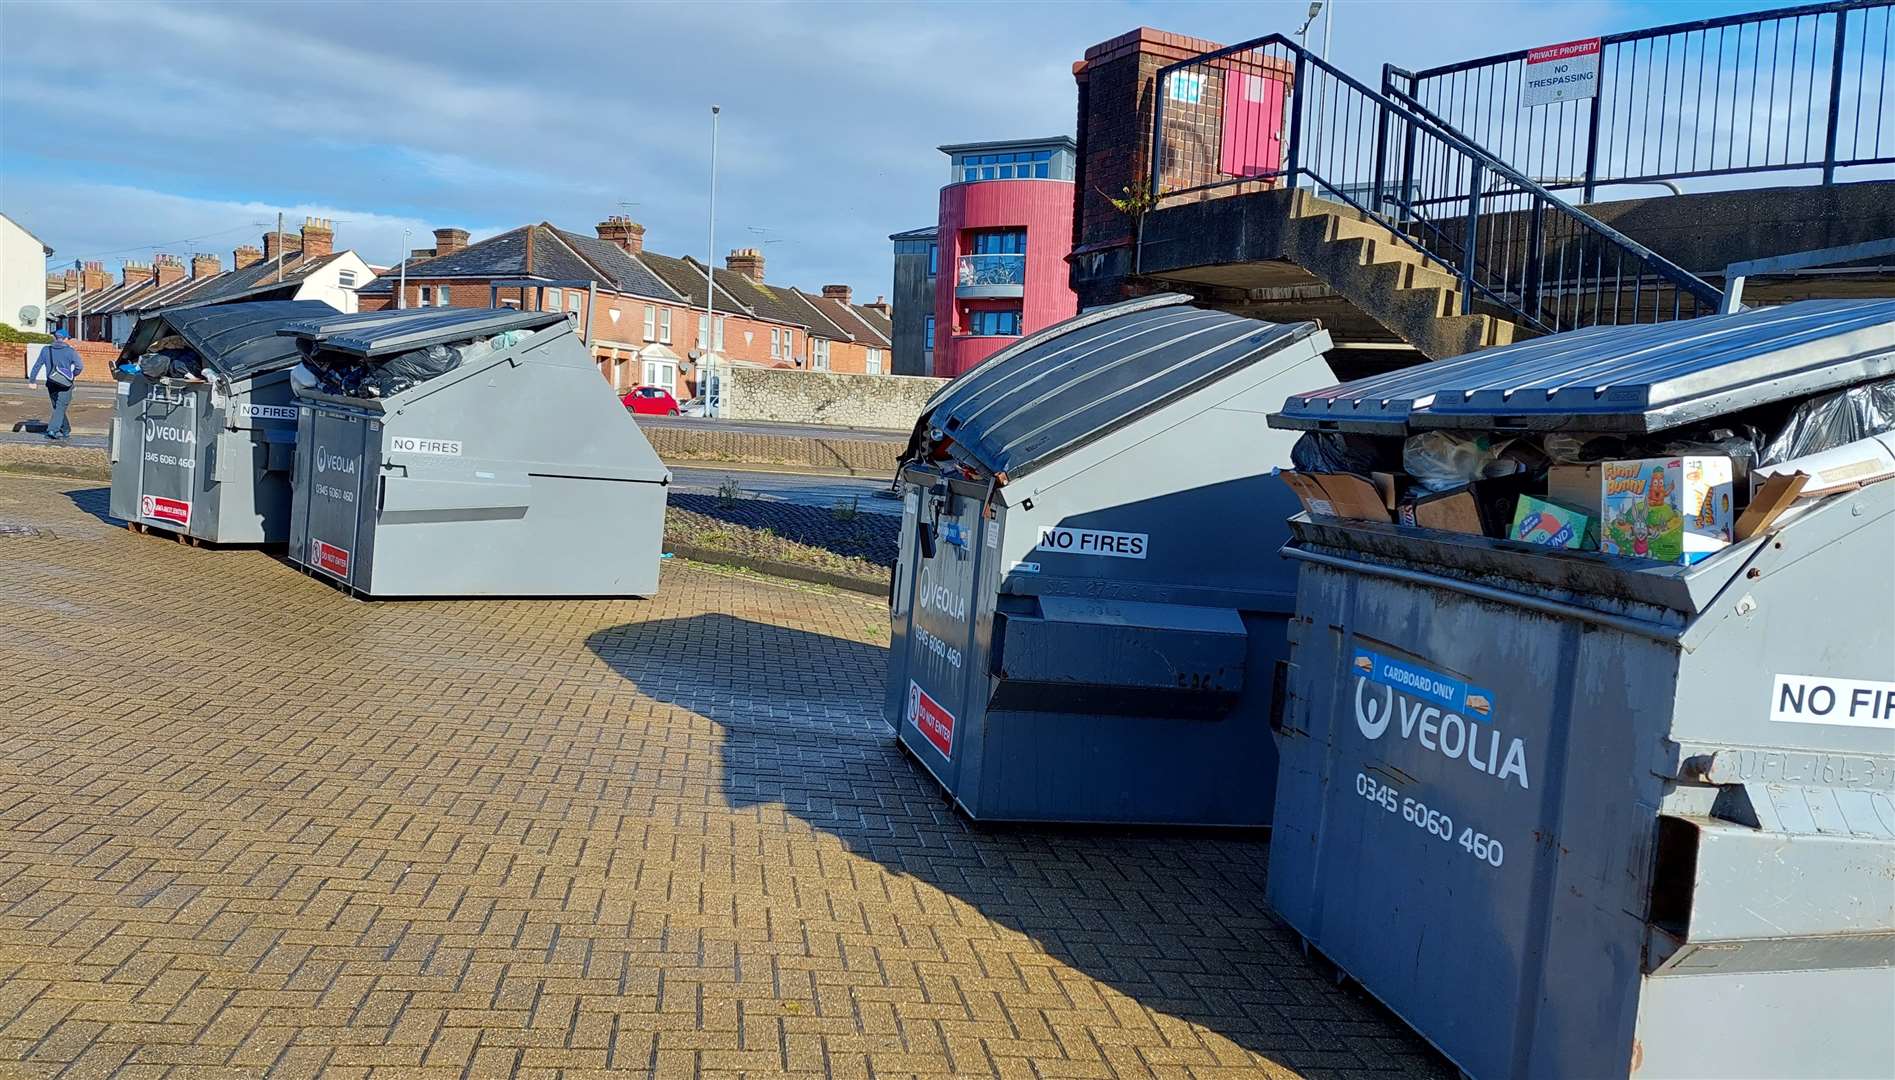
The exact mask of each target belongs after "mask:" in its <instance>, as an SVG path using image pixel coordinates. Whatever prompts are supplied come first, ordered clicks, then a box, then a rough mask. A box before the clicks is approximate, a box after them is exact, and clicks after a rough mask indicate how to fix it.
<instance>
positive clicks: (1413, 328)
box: [1149, 35, 1722, 358]
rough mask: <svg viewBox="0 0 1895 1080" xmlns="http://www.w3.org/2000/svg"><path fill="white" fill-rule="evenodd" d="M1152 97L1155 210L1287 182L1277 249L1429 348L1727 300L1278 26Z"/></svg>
mask: <svg viewBox="0 0 1895 1080" xmlns="http://www.w3.org/2000/svg"><path fill="white" fill-rule="evenodd" d="M1226 101H1230V102H1231V103H1232V105H1231V106H1230V107H1226ZM1155 102H1156V104H1155V109H1154V115H1153V124H1152V131H1153V138H1152V147H1151V159H1150V160H1151V175H1150V180H1149V183H1150V189H1149V190H1150V191H1151V193H1152V199H1153V205H1154V206H1155V207H1159V208H1162V207H1163V206H1165V205H1167V204H1168V203H1169V202H1171V201H1175V200H1179V199H1185V198H1191V197H1194V196H1195V197H1200V198H1202V197H1214V196H1215V195H1219V194H1226V193H1234V192H1245V191H1261V190H1271V189H1280V188H1292V189H1296V190H1295V194H1294V195H1293V204H1292V210H1291V215H1292V217H1293V218H1294V221H1293V227H1292V232H1291V236H1290V246H1291V247H1292V248H1293V250H1291V251H1288V252H1286V254H1287V255H1288V256H1289V257H1290V258H1292V259H1293V260H1294V261H1295V262H1297V263H1298V264H1299V265H1300V266H1302V267H1304V268H1305V269H1306V270H1308V271H1309V272H1310V273H1311V274H1313V275H1314V276H1316V277H1317V278H1318V279H1319V280H1321V281H1323V282H1324V283H1325V284H1327V285H1328V286H1329V287H1330V288H1331V289H1333V290H1335V291H1336V292H1337V293H1339V294H1341V295H1343V296H1344V297H1346V298H1347V299H1349V300H1350V301H1351V302H1352V303H1354V304H1355V305H1356V306H1358V307H1360V308H1361V309H1362V310H1363V311H1365V312H1367V313H1368V314H1370V315H1371V316H1372V317H1374V318H1375V319H1376V320H1377V321H1378V322H1379V323H1381V324H1382V325H1383V326H1385V327H1386V328H1387V329H1388V330H1389V331H1390V332H1392V333H1393V334H1395V335H1396V336H1397V337H1399V338H1400V339H1401V340H1403V341H1405V342H1407V343H1408V344H1410V345H1412V346H1414V347H1415V348H1416V349H1417V350H1419V351H1420V352H1422V354H1423V355H1425V356H1429V357H1431V358H1434V357H1440V356H1446V355H1453V354H1454V353H1455V352H1464V351H1469V350H1472V349H1476V348H1482V347H1485V346H1488V345H1496V344H1504V343H1506V342H1509V341H1512V340H1514V339H1515V338H1516V337H1528V336H1532V335H1535V334H1542V333H1555V332H1558V331H1562V330H1570V329H1574V328H1576V327H1582V326H1591V325H1594V324H1597V323H1649V322H1664V321H1669V320H1673V319H1680V318H1692V317H1695V316H1698V315H1705V314H1712V313H1714V312H1716V311H1717V310H1718V307H1719V305H1720V303H1721V301H1722V293H1721V292H1720V291H1719V290H1718V289H1717V288H1715V287H1714V286H1712V285H1710V284H1708V283H1706V282H1704V281H1702V280H1700V279H1699V278H1697V277H1695V276H1694V275H1692V274H1690V273H1689V272H1687V271H1685V270H1684V269H1682V268H1680V267H1678V266H1676V265H1674V264H1673V263H1671V262H1670V261H1668V260H1666V259H1664V258H1663V257H1661V256H1659V255H1656V254H1654V253H1653V252H1652V251H1650V250H1649V249H1647V248H1646V247H1644V246H1643V245H1641V244H1639V243H1638V242H1637V241H1634V240H1632V239H1631V238H1629V237H1627V236H1625V235H1623V234H1622V233H1620V232H1618V231H1617V230H1615V229H1613V228H1611V227H1610V226H1608V225H1605V224H1604V223H1602V222H1600V221H1598V220H1596V219H1594V218H1593V217H1591V216H1590V215H1588V214H1586V213H1585V212H1584V211H1583V210H1580V209H1579V208H1577V207H1575V206H1573V205H1571V204H1569V203H1567V202H1566V201H1564V200H1562V199H1561V198H1559V197H1558V196H1557V195H1554V194H1553V193H1552V192H1551V191H1549V190H1547V189H1546V188H1545V187H1544V186H1542V185H1541V184H1540V183H1538V182H1536V181H1534V180H1533V179H1532V178H1530V177H1529V176H1527V175H1526V174H1524V173H1522V172H1521V171H1520V170H1518V169H1516V168H1514V167H1513V166H1512V165H1511V164H1509V163H1508V162H1506V161H1504V160H1502V159H1501V158H1500V157H1498V156H1497V155H1495V154H1493V153H1491V152H1489V151H1488V150H1486V149H1485V148H1483V147H1481V146H1479V145H1477V144H1475V143H1474V142H1473V141H1471V140H1469V139H1468V138H1466V137H1465V136H1464V135H1462V134H1461V133H1460V132H1458V131H1456V130H1454V129H1453V128H1452V127H1451V126H1449V125H1447V124H1446V123H1444V122H1442V121H1441V120H1440V119H1439V118H1437V117H1435V116H1433V115H1431V114H1429V113H1428V112H1427V111H1426V110H1425V109H1424V108H1422V107H1421V106H1420V105H1419V103H1418V102H1416V101H1415V100H1414V99H1413V98H1411V97H1409V96H1408V95H1407V94H1405V93H1403V92H1402V91H1400V90H1398V89H1394V88H1392V87H1391V88H1390V89H1389V92H1387V93H1384V92H1381V91H1377V90H1375V89H1372V88H1370V87H1368V86H1366V85H1364V84H1362V83H1361V82H1359V81H1357V80H1356V79H1354V78H1352V77H1351V76H1349V75H1348V74H1347V73H1345V72H1343V71H1342V70H1340V69H1339V68H1336V67H1334V66H1333V65H1331V64H1329V63H1327V62H1325V61H1324V60H1323V59H1321V58H1320V57H1318V56H1316V55H1314V54H1313V53H1310V52H1309V51H1308V50H1306V49H1304V48H1302V47H1301V46H1300V45H1298V44H1297V43H1296V42H1294V41H1292V40H1290V39H1288V38H1285V37H1283V36H1282V35H1271V36H1269V37H1265V38H1259V39H1257V40H1255V41H1250V42H1245V43H1242V44H1239V45H1234V46H1231V47H1229V48H1226V49H1221V50H1218V51H1216V52H1211V53H1207V54H1205V55H1202V56H1198V57H1194V58H1192V59H1190V60H1186V61H1183V62H1180V63H1177V64H1173V65H1170V66H1169V67H1166V68H1163V69H1161V70H1160V71H1159V72H1158V75H1157V94H1156V98H1155ZM1252 105H1254V106H1255V107H1250V106H1252ZM1285 128H1287V132H1286V131H1285V130H1284V129H1285ZM1212 146H1215V147H1216V148H1217V149H1216V151H1215V152H1214V153H1213V152H1210V151H1209V150H1208V149H1207V148H1209V147H1212ZM1218 189H1231V190H1230V191H1228V192H1227V191H1220V190H1218Z"/></svg>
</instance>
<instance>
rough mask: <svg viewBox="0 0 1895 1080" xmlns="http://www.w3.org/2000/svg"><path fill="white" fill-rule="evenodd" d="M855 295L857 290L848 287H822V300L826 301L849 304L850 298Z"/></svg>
mask: <svg viewBox="0 0 1895 1080" xmlns="http://www.w3.org/2000/svg"><path fill="white" fill-rule="evenodd" d="M854 295H855V290H854V289H851V288H850V287H848V286H847V285H824V286H823V287H822V298H823V299H824V300H840V301H842V302H843V303H845V304H846V303H848V302H849V297H851V296H854Z"/></svg>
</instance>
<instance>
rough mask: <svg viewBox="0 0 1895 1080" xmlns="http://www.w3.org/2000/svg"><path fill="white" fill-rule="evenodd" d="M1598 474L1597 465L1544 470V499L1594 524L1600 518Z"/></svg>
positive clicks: (1562, 466)
mask: <svg viewBox="0 0 1895 1080" xmlns="http://www.w3.org/2000/svg"><path fill="white" fill-rule="evenodd" d="M1599 472H1600V466H1598V465H1554V466H1552V467H1551V468H1549V469H1547V470H1546V497H1547V499H1549V500H1551V501H1552V502H1556V503H1558V504H1560V505H1561V506H1570V507H1572V508H1573V509H1575V510H1578V511H1581V512H1583V513H1584V514H1585V515H1586V516H1587V517H1590V518H1592V519H1593V521H1595V522H1596V521H1598V520H1599V517H1600V514H1599V507H1600V502H1599V498H1600V490H1601V485H1600V481H1599Z"/></svg>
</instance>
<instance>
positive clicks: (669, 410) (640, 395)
mask: <svg viewBox="0 0 1895 1080" xmlns="http://www.w3.org/2000/svg"><path fill="white" fill-rule="evenodd" d="M619 400H620V401H622V402H624V403H625V407H626V408H628V409H630V410H632V412H633V413H635V414H637V415H639V416H676V415H678V399H677V398H674V397H672V396H671V391H669V390H666V389H665V388H664V387H662V386H640V387H635V388H633V390H632V392H631V393H629V394H626V395H625V396H624V397H622V398H620V399H619Z"/></svg>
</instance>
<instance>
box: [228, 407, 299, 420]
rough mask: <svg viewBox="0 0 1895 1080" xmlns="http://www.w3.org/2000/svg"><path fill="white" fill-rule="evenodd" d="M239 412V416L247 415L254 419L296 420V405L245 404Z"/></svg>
mask: <svg viewBox="0 0 1895 1080" xmlns="http://www.w3.org/2000/svg"><path fill="white" fill-rule="evenodd" d="M237 414H238V415H239V416H247V417H249V418H250V419H252V420H294V419H296V406H294V405H244V406H242V407H241V408H239V409H238V410H237Z"/></svg>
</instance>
